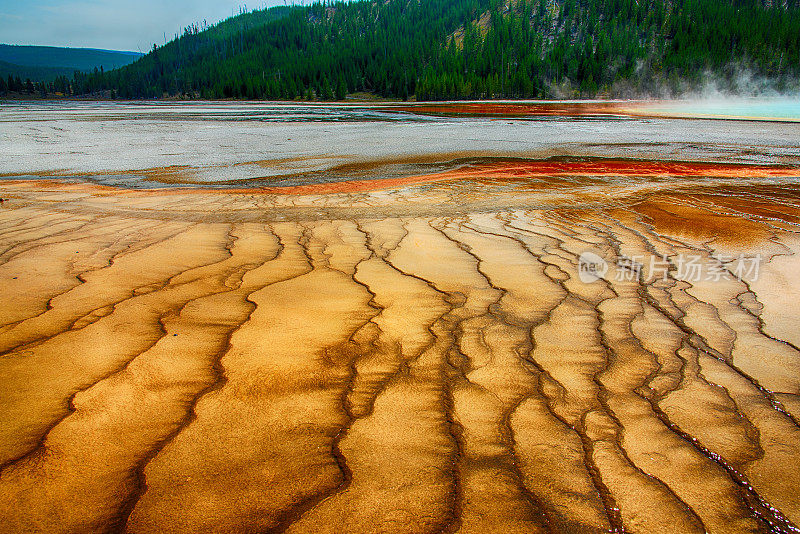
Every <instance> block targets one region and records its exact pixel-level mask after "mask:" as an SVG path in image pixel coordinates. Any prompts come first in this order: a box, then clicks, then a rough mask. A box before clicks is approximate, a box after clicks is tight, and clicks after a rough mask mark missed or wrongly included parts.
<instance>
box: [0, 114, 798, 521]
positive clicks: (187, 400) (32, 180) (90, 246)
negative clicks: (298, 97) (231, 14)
mask: <svg viewBox="0 0 800 534" xmlns="http://www.w3.org/2000/svg"><path fill="white" fill-rule="evenodd" d="M675 106H676V105H675V104H662V105H656V104H653V105H644V104H636V103H633V104H631V103H582V104H581V103H552V104H541V103H527V104H522V103H505V104H504V103H491V104H478V103H466V104H408V105H406V104H374V105H360V104H351V105H318V106H317V105H289V104H286V105H277V104H275V105H271V104H234V103H193V104H181V103H171V104H136V105H134V104H112V103H42V104H26V103H18V104H8V105H6V104H4V105H3V107H2V108H0V144H1V145H2V147H3V150H2V151H0V173H2V181H1V182H0V196H2V197H3V199H4V201H3V202H2V204H0V261H2V264H0V284H2V285H1V286H0V288H2V291H0V324H2V327H0V531H1V532H9V533H11V532H13V533H16V532H27V531H39V532H65V533H72V532H131V533H151V532H242V533H253V532H291V533H317V532H322V533H324V532H330V533H337V534H338V533H343V532H414V533H417V532H420V533H422V532H464V533H467V532H479V533H487V532H608V531H617V532H621V531H626V532H644V533H661V532H705V531H707V532H798V526H800V349H799V347H800V329H799V328H798V326H800V307H799V306H798V302H800V256H799V255H798V254H797V252H798V251H800V233H798V232H800V204H799V201H800V148H798V147H800V129H799V128H798V125H797V124H796V122H793V121H794V120H795V117H793V116H791V114H789V115H787V116H785V117H776V116H775V114H776V113H778V114H779V113H780V112H776V111H774V109H773V108H770V110H769V111H768V112H765V113H762V114H763V115H765V116H763V117H753V116H752V115H753V114H757V113H758V112H751V111H748V109H741V110H733V111H731V109H730V106H729V107H728V108H726V109H725V111H724V112H723V111H720V108H719V107H715V108H712V109H710V110H707V113H703V112H702V111H701V112H698V111H697V108H696V107H695V108H692V109H690V110H689V111H687V112H686V113H685V114H684V116H683V117H680V118H675V117H674V116H675V115H679V114H680V113H679V112H680V106H678V109H677V110H676V107H675ZM745 108H746V106H745ZM686 109H688V108H686ZM671 116H672V118H671ZM725 118H727V119H733V118H735V119H737V120H723V119H725ZM742 118H745V119H746V120H740V119H742ZM755 119H764V120H755Z"/></svg>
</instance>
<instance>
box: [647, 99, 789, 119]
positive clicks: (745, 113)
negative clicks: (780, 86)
mask: <svg viewBox="0 0 800 534" xmlns="http://www.w3.org/2000/svg"><path fill="white" fill-rule="evenodd" d="M653 111H655V112H656V113H658V114H666V115H675V116H679V117H729V118H737V117H739V118H742V117H746V118H750V119H762V120H770V119H772V120H775V119H777V120H791V121H800V96H798V97H791V98H790V97H782V98H724V99H707V100H681V101H674V102H664V103H658V104H655V105H654V106H653Z"/></svg>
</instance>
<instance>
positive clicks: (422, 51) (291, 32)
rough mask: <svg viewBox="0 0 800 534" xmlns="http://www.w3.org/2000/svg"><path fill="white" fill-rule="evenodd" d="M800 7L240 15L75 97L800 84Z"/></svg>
mask: <svg viewBox="0 0 800 534" xmlns="http://www.w3.org/2000/svg"><path fill="white" fill-rule="evenodd" d="M799 3H800V0H784V1H782V2H781V1H780V0H774V1H773V0H384V1H372V0H361V1H355V2H351V3H335V4H331V3H323V4H315V5H313V6H307V7H301V6H294V7H281V8H273V9H269V10H263V11H255V12H252V13H243V14H241V15H239V16H237V17H233V18H231V19H228V20H227V21H224V22H222V23H220V24H218V25H215V26H213V27H202V28H201V27H196V26H193V27H190V28H186V30H185V32H184V33H183V35H182V36H181V37H180V38H178V39H176V40H174V41H172V42H170V43H168V44H166V45H165V46H162V47H154V48H153V50H152V51H151V52H150V53H149V54H147V55H146V56H145V57H143V58H142V59H140V60H139V61H137V62H135V63H133V64H131V65H129V66H127V67H123V68H121V69H117V70H113V71H106V72H105V73H102V72H94V73H89V74H83V75H79V76H76V78H75V79H74V80H72V81H71V82H70V84H69V85H70V88H69V90H71V91H72V92H73V93H76V94H82V93H89V94H91V93H94V94H105V95H108V94H113V95H114V96H119V97H122V98H153V97H163V96H185V97H190V98H253V99H256V98H257V99H294V98H315V99H323V100H326V99H334V98H336V99H340V98H343V97H344V96H345V95H346V94H349V93H354V92H367V93H373V94H376V95H379V96H383V97H391V98H408V97H411V96H416V98H417V99H420V100H422V99H444V98H501V97H510V98H520V97H553V96H561V97H563V96H583V97H589V96H596V95H598V94H600V95H609V96H616V95H634V94H648V93H649V94H652V93H654V92H661V91H673V92H676V91H680V90H686V89H691V88H693V87H696V86H698V85H699V84H701V83H703V81H704V80H706V79H708V78H709V77H714V78H715V79H717V80H719V81H720V83H721V84H722V85H723V86H724V85H726V84H728V85H731V86H735V83H736V80H737V78H738V77H739V75H740V74H741V72H748V73H751V74H752V75H755V76H758V77H763V78H765V79H768V80H770V81H771V83H772V84H773V85H774V87H775V88H777V89H781V88H786V87H789V86H791V85H793V84H795V83H796V80H797V78H798V74H799V73H800V6H799V5H798V4H799Z"/></svg>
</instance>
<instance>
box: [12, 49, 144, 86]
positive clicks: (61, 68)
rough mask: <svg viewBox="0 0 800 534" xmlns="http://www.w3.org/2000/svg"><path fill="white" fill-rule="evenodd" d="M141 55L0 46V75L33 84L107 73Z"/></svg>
mask: <svg viewBox="0 0 800 534" xmlns="http://www.w3.org/2000/svg"><path fill="white" fill-rule="evenodd" d="M141 56H142V54H141V53H139V52H128V51H116V50H102V49H96V48H64V47H55V46H26V45H8V44H0V74H2V75H3V76H8V75H12V76H19V77H20V78H22V79H23V80H24V79H27V78H30V79H31V80H33V81H50V80H52V79H54V78H55V77H57V76H60V75H68V76H72V73H73V72H74V71H76V70H78V71H87V72H89V71H93V70H94V69H95V68H97V69H101V68H102V69H103V70H111V69H116V68H119V67H124V66H125V65H129V64H131V63H133V62H134V61H136V60H137V59H139V58H140V57H141Z"/></svg>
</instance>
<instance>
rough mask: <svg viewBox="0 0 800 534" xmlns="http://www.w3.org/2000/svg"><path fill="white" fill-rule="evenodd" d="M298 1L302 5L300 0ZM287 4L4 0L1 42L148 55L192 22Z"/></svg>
mask: <svg viewBox="0 0 800 534" xmlns="http://www.w3.org/2000/svg"><path fill="white" fill-rule="evenodd" d="M289 3H290V4H291V3H292V2H291V0H289ZM297 3H300V2H299V0H298V1H297ZM280 4H283V0H258V2H252V3H248V2H243V1H242V0H238V1H237V0H133V1H132V0H0V43H5V44H27V45H47V46H73V47H87V48H106V49H110V50H132V51H134V52H135V51H142V52H146V51H147V50H149V49H150V48H152V46H153V43H158V44H159V45H160V44H163V43H164V34H166V37H167V40H170V39H172V38H173V37H174V35H175V34H176V33H180V32H182V29H183V28H184V27H186V26H188V25H189V24H191V23H192V22H201V21H202V20H203V19H206V20H207V21H208V23H209V24H212V23H214V22H218V21H220V20H222V19H225V18H228V17H230V16H231V15H233V14H236V13H238V12H239V6H244V5H247V8H248V9H249V10H252V9H254V8H261V7H264V6H275V5H280Z"/></svg>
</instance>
